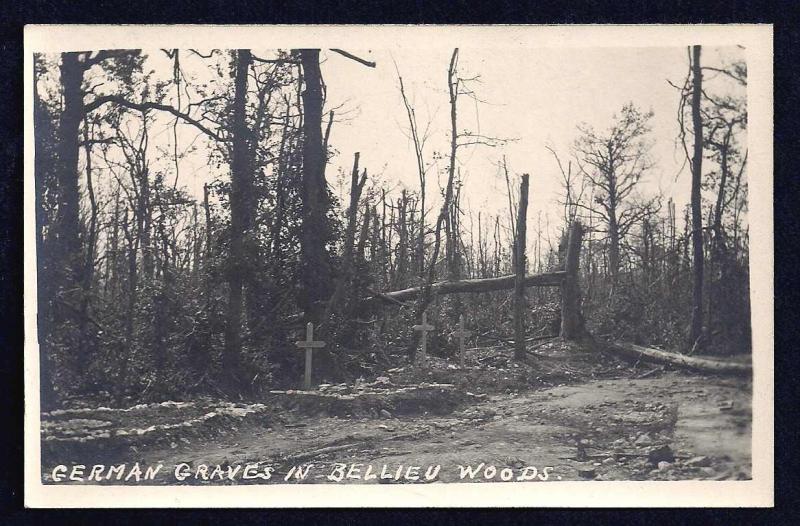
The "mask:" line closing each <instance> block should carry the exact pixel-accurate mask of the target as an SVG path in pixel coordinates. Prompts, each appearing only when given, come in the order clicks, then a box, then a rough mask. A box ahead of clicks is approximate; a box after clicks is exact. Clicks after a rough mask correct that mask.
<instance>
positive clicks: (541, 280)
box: [364, 271, 566, 304]
mask: <svg viewBox="0 0 800 526" xmlns="http://www.w3.org/2000/svg"><path fill="white" fill-rule="evenodd" d="M565 275H566V273H565V272H564V271H556V272H547V273H544V274H531V275H528V276H525V278H524V280H523V286H525V287H558V286H560V285H561V282H562V281H563V279H564V276H565ZM515 279H516V276H515V275H514V274H511V275H508V276H500V277H497V278H482V279H462V280H458V281H438V282H436V283H433V284H431V286H430V293H431V295H433V296H435V295H442V294H460V293H464V292H492V291H495V290H509V289H513V288H514V280H515ZM422 292H423V287H411V288H407V289H402V290H395V291H392V292H381V293H375V294H374V295H372V296H369V297H367V298H364V301H376V300H379V301H384V302H386V303H393V304H397V303H402V302H404V301H408V300H410V299H413V298H415V297H417V296H418V295H419V294H421V293H422Z"/></svg>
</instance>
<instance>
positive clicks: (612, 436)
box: [42, 339, 752, 484]
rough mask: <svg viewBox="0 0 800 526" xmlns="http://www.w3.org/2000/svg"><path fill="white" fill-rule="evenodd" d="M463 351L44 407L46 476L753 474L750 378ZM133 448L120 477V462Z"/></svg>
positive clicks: (590, 352) (544, 351)
mask: <svg viewBox="0 0 800 526" xmlns="http://www.w3.org/2000/svg"><path fill="white" fill-rule="evenodd" d="M454 363H455V360H452V359H451V360H445V359H441V358H435V357H431V359H430V363H429V365H428V367H426V368H420V367H415V366H408V365H407V366H404V367H398V368H395V369H391V370H389V371H388V372H387V373H385V374H384V375H383V376H379V377H376V378H373V379H369V380H364V381H359V382H356V384H354V385H343V384H342V385H321V386H319V388H318V389H316V390H314V391H311V392H302V391H273V392H270V393H268V394H266V395H265V396H263V397H262V398H263V399H262V400H259V401H258V402H257V403H252V402H251V403H230V402H220V401H218V400H211V399H204V400H193V401H186V402H164V403H161V404H150V405H140V406H134V407H130V408H123V409H120V408H104V407H82V408H73V409H65V410H59V411H53V412H51V413H43V414H42V437H43V440H42V451H43V459H42V474H43V480H44V481H45V482H53V475H54V471H53V468H54V467H55V466H57V465H65V466H66V468H65V470H66V471H64V470H62V471H56V472H55V475H56V476H57V477H58V476H64V479H63V480H60V482H69V475H70V474H72V471H71V470H72V466H74V465H84V466H86V467H85V468H84V469H83V471H84V472H83V473H80V468H79V470H78V471H79V472H78V473H77V474H76V475H75V479H76V481H75V482H72V483H89V481H88V480H87V479H88V478H89V475H90V472H91V470H92V467H93V466H95V465H98V466H99V465H102V466H105V467H104V468H103V470H102V471H101V470H100V468H97V469H96V471H95V476H94V477H92V480H91V483H97V479H100V480H99V482H101V483H107V484H119V483H126V482H127V483H136V478H137V476H134V475H132V474H131V473H132V472H134V471H135V468H134V467H133V466H134V465H135V464H136V463H138V466H140V467H141V469H142V471H145V468H146V467H147V466H150V467H153V466H158V465H161V466H162V468H160V471H159V472H158V473H157V474H156V475H155V476H154V478H153V479H151V480H141V479H140V481H139V482H138V483H139V484H247V483H257V484H263V483H286V482H287V478H288V482H292V483H326V482H337V483H414V482H419V483H423V482H458V481H471V482H485V481H502V480H532V481H540V480H543V479H546V480H684V479H704V480H709V479H711V480H731V479H733V480H735V479H749V478H750V476H751V475H750V461H751V460H750V459H751V451H750V443H751V442H750V437H751V420H752V418H751V415H752V411H751V384H750V381H749V379H744V378H734V377H715V376H706V375H698V374H689V373H686V372H682V371H671V370H668V369H665V368H662V367H655V366H652V365H645V364H638V363H637V364H631V363H628V362H622V361H620V360H618V359H616V358H615V357H613V356H610V355H607V354H605V353H602V352H600V351H599V350H597V349H596V348H588V347H582V346H576V345H574V344H570V343H567V342H563V341H561V340H558V339H554V340H550V341H546V342H544V343H541V344H538V345H537V346H536V347H535V348H534V349H532V352H531V355H530V360H529V361H528V363H524V364H518V363H515V362H514V361H513V360H512V356H511V350H509V349H506V348H497V347H495V348H481V349H475V350H473V351H471V352H470V354H469V356H468V360H467V367H466V368H465V369H463V370H462V369H459V368H457V367H455V366H454ZM121 464H125V466H126V467H125V472H124V474H123V475H122V476H121V478H120V479H119V480H118V477H120V475H119V471H116V472H113V473H110V472H109V471H108V466H111V465H115V466H118V465H121ZM176 466H177V470H178V473H179V475H180V476H179V477H176ZM217 466H219V467H217ZM437 466H438V467H437ZM215 468H216V471H215ZM534 468H535V469H534ZM246 471H247V473H249V474H250V475H252V477H246V476H244V475H245V472H246ZM129 475H130V477H129ZM126 479H127V480H126ZM179 479H180V480H179Z"/></svg>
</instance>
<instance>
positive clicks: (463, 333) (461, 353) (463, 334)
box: [456, 314, 472, 369]
mask: <svg viewBox="0 0 800 526" xmlns="http://www.w3.org/2000/svg"><path fill="white" fill-rule="evenodd" d="M456 336H458V365H459V367H461V368H462V369H463V368H464V359H465V356H466V352H467V351H466V349H464V338H469V337H470V336H472V331H468V330H466V329H464V315H463V314H462V315H461V316H459V317H458V330H457V331H456Z"/></svg>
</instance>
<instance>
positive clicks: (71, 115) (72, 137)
mask: <svg viewBox="0 0 800 526" xmlns="http://www.w3.org/2000/svg"><path fill="white" fill-rule="evenodd" d="M80 55H81V54H80V53H62V54H61V86H62V87H63V99H62V100H63V110H62V112H61V118H60V121H59V124H58V146H57V161H58V170H57V173H58V218H57V234H56V235H57V253H56V254H55V255H54V256H55V260H56V261H60V262H61V268H62V269H63V270H62V274H61V279H59V280H58V282H59V284H60V285H61V286H60V287H57V289H56V294H59V293H62V292H63V291H64V290H69V289H72V288H73V287H74V285H75V284H77V283H80V281H81V280H80V274H81V266H82V265H81V263H82V258H81V246H80V237H79V233H80V226H81V224H80V191H79V188H78V147H79V146H78V135H79V128H80V123H81V121H82V120H83V116H84V108H83V89H82V87H81V84H82V83H83V73H84V71H85V66H84V64H83V62H82V61H81V59H80ZM59 288H60V289H61V290H58V289H59Z"/></svg>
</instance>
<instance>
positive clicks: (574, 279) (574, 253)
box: [561, 221, 583, 340]
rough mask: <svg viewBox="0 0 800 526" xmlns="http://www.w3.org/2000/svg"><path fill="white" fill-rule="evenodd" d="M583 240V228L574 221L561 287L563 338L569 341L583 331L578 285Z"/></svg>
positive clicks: (570, 230) (570, 231) (568, 242)
mask: <svg viewBox="0 0 800 526" xmlns="http://www.w3.org/2000/svg"><path fill="white" fill-rule="evenodd" d="M582 238H583V227H582V226H581V224H580V222H578V221H573V223H572V225H571V226H570V229H569V238H568V241H567V257H566V263H565V265H564V270H565V271H566V275H565V276H564V282H563V284H562V285H561V337H562V338H565V339H567V340H574V339H576V338H578V337H579V336H580V335H581V332H582V330H583V327H582V324H581V314H580V308H581V295H580V285H579V284H578V268H579V263H580V253H581V240H582Z"/></svg>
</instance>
